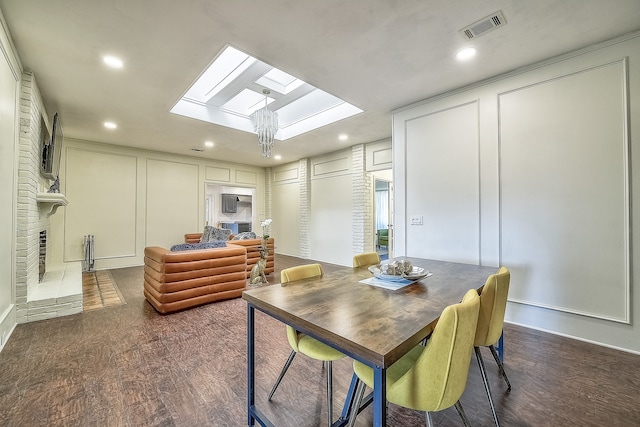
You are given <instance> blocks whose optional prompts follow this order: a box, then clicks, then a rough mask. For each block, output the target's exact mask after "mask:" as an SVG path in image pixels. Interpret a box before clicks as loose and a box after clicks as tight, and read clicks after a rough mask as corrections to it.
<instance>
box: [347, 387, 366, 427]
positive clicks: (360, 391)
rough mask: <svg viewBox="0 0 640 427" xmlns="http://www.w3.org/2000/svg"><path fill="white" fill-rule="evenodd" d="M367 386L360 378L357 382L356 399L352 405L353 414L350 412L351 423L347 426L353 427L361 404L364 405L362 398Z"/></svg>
mask: <svg viewBox="0 0 640 427" xmlns="http://www.w3.org/2000/svg"><path fill="white" fill-rule="evenodd" d="M365 388H366V384H365V383H364V382H363V381H362V380H360V378H358V379H357V382H356V390H355V392H354V394H355V396H354V398H355V401H354V402H353V406H352V407H351V414H349V424H347V427H353V425H354V424H355V423H356V417H357V416H358V411H360V405H362V399H363V398H364V390H365Z"/></svg>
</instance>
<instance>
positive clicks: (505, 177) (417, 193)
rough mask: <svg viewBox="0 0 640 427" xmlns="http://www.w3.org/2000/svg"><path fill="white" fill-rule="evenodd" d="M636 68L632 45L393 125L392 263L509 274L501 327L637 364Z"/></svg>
mask: <svg viewBox="0 0 640 427" xmlns="http://www.w3.org/2000/svg"><path fill="white" fill-rule="evenodd" d="M639 62H640V34H638V33H636V34H632V35H628V36H626V37H624V38H620V39H616V40H613V41H610V42H608V43H603V44H601V45H599V46H597V47H594V48H590V49H584V50H582V51H579V52H574V53H571V54H568V55H564V56H563V57H560V58H555V59H553V60H549V61H545V62H544V63H541V64H536V65H535V66H532V67H529V68H527V69H524V70H520V71H518V72H514V73H510V74H508V75H505V76H500V77H498V78H495V79H492V80H491V81H487V82H482V83H479V84H476V85H474V86H473V87H469V88H465V89H461V90H458V91H455V92H452V93H449V94H445V95H443V96H440V97H437V98H434V99H430V100H426V101H424V102H421V103H419V104H415V105H411V106H408V107H406V108H403V109H401V110H398V111H396V112H394V116H393V138H394V177H395V179H394V181H395V190H396V197H395V200H396V203H395V212H396V216H395V224H396V240H395V243H396V247H395V249H396V254H407V255H413V256H428V257H432V258H439V259H446V260H451V261H460V262H472V263H473V262H475V263H478V262H479V263H481V264H483V265H491V266H498V265H506V266H507V267H509V268H510V269H511V271H512V282H511V288H510V292H509V295H510V302H509V306H508V309H507V316H506V317H507V320H508V321H511V322H514V323H520V324H524V325H527V326H530V327H534V328H539V329H542V330H548V331H551V332H555V333H558V334H564V335H569V336H574V337H577V338H580V339H583V340H587V341H594V342H598V343H601V344H604V345H608V346H612V347H617V348H622V349H626V350H630V351H635V352H640V339H638V336H639V335H640V330H639V329H638V327H636V326H634V325H633V322H632V320H633V319H634V318H638V316H639V315H640V292H638V289H640V285H639V284H638V283H640V282H637V281H633V278H632V276H631V271H632V270H634V269H635V270H637V269H638V267H640V263H639V259H638V257H637V256H636V257H635V258H632V256H633V253H632V251H631V247H632V246H633V243H634V242H637V241H638V238H637V237H636V236H634V235H632V234H631V230H632V229H633V227H632V225H633V223H634V222H637V221H638V220H640V217H639V216H638V215H640V214H638V213H635V214H634V215H633V216H631V214H632V211H631V210H630V206H631V205H632V204H633V200H640V198H639V195H640V193H638V191H639V190H638V188H640V187H639V186H638V184H640V181H638V180H639V178H638V177H634V176H633V175H632V174H630V170H631V169H633V165H634V164H638V162H639V161H640V157H638V156H639V154H637V153H638V151H640V150H638V145H640V137H639V136H638V135H640V121H639V120H637V118H638V117H640V102H639V101H640V66H639V65H638V63H639ZM633 181H638V182H635V184H636V185H634V182H633ZM413 215H422V216H423V218H424V224H423V225H411V224H410V217H411V216H413ZM634 289H635V290H636V291H635V292H634Z"/></svg>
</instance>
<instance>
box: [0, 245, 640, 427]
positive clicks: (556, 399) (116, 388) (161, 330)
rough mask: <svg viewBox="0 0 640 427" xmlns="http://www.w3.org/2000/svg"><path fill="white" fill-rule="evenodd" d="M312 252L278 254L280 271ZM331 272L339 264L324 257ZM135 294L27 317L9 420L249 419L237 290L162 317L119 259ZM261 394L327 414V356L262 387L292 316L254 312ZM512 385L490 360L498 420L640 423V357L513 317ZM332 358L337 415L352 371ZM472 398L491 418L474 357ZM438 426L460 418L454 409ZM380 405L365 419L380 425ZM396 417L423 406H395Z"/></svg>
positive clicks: (15, 349)
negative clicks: (57, 314) (75, 310)
mask: <svg viewBox="0 0 640 427" xmlns="http://www.w3.org/2000/svg"><path fill="white" fill-rule="evenodd" d="M307 262H310V261H309V260H302V259H298V258H292V257H286V256H282V255H277V256H276V272H275V273H274V274H272V275H270V276H269V280H270V281H271V282H272V283H275V282H279V277H280V275H279V271H280V270H281V269H283V268H287V267H290V266H292V265H298V264H302V263H307ZM324 268H325V271H331V269H332V268H336V267H335V266H332V265H329V264H324ZM110 274H111V276H112V277H113V279H114V280H115V282H116V283H117V286H118V288H119V289H120V291H121V293H122V296H123V297H124V299H125V300H126V302H127V304H123V305H118V306H112V307H106V308H103V309H96V310H91V311H86V312H84V313H80V314H77V315H72V316H67V317H63V318H58V319H50V320H44V321H39V322H33V323H28V324H21V325H18V326H17V327H16V329H15V331H14V333H13V335H12V336H11V338H10V339H9V340H8V342H7V344H6V346H5V348H4V350H3V351H2V352H1V353H0V426H123V427H134V426H189V427H191V426H231V427H235V426H243V425H246V424H247V423H246V409H245V404H246V383H247V379H246V355H245V353H246V303H245V302H244V301H243V300H242V299H233V300H229V301H222V302H217V303H213V304H208V305H205V306H202V307H198V308H194V309H190V310H186V311H183V312H178V313H174V314H170V315H164V316H163V315H160V314H158V313H157V312H156V311H154V309H153V308H152V307H151V306H150V305H149V304H148V303H147V302H146V301H145V300H144V297H143V295H142V267H131V268H122V269H115V270H110ZM256 334H257V337H256V348H257V349H258V354H257V374H256V375H257V382H258V385H257V392H256V395H257V401H258V402H259V405H260V407H261V408H262V409H263V411H264V412H266V413H267V414H268V415H269V416H270V417H271V419H272V421H273V422H274V423H275V425H277V426H285V427H288V426H291V427H304V426H324V425H326V420H325V418H326V416H325V414H326V397H325V396H326V395H325V379H324V378H325V377H324V371H323V369H322V364H321V363H319V362H315V361H311V360H309V359H308V358H306V357H304V356H298V357H296V359H295V360H294V362H293V365H292V366H291V368H290V369H289V372H288V373H287V375H286V376H285V378H284V380H283V382H282V384H281V385H280V388H279V389H278V391H277V393H276V394H275V396H274V398H273V400H272V402H268V401H267V400H266V396H267V394H268V392H269V390H270V388H271V386H272V385H273V381H274V380H275V378H276V377H277V375H278V373H279V371H280V369H281V368H282V364H283V363H284V361H285V360H286V358H287V356H288V354H289V351H290V347H289V345H288V343H287V339H286V333H285V328H284V326H283V325H282V324H281V323H279V322H278V321H276V320H274V319H271V318H269V317H267V316H265V315H264V314H262V313H257V328H256ZM505 340H506V343H507V348H506V355H505V366H506V370H507V374H508V375H509V379H510V380H511V384H512V385H513V390H512V391H511V393H509V394H506V393H505V385H504V383H503V382H501V380H500V378H499V376H498V371H497V368H496V366H495V363H494V362H493V360H492V359H491V356H490V354H489V352H488V351H485V352H484V354H485V362H486V364H487V367H488V374H489V377H490V381H491V387H492V388H493V391H494V396H495V400H496V406H497V410H498V414H499V416H500V419H501V421H502V425H503V426H505V427H508V426H536V427H538V426H563V427H567V426H625V427H626V426H640V399H639V398H638V394H637V393H638V390H640V356H637V355H633V354H628V353H623V352H619V351H615V350H611V349H607V348H604V347H599V346H595V345H591V344H587V343H582V342H579V341H575V340H571V339H567V338H563V337H559V336H554V335H550V334H546V333H542V332H538V331H534V330H529V329H526V328H522V327H518V326H514V325H507V326H506V327H505ZM352 372H353V371H352V366H351V361H350V360H349V359H344V360H340V361H337V362H334V370H333V374H334V384H333V387H334V394H335V396H334V404H335V407H334V413H335V414H339V413H340V411H341V408H342V403H343V402H344V398H345V395H346V392H347V389H348V386H349V382H350V380H351V374H352ZM462 404H463V406H464V408H465V410H466V412H467V415H468V416H469V418H470V420H471V423H472V424H473V425H474V426H491V425H493V422H492V417H491V412H490V409H489V406H488V402H487V400H486V396H485V394H484V388H483V386H482V381H481V379H480V375H479V372H478V368H477V364H476V362H475V360H472V364H471V370H470V374H469V381H468V384H467V388H466V391H465V393H464V395H463V397H462ZM433 418H434V422H435V424H436V425H437V426H461V422H460V419H459V417H458V415H457V413H456V412H455V410H454V409H448V410H445V411H442V412H440V413H437V414H434V417H433ZM371 421H372V416H371V408H367V409H365V410H364V411H363V413H362V414H360V416H359V417H358V421H357V425H358V426H368V425H371ZM388 425H390V426H422V425H424V415H423V414H421V413H419V412H416V411H411V410H407V409H403V408H399V407H397V406H395V405H389V415H388Z"/></svg>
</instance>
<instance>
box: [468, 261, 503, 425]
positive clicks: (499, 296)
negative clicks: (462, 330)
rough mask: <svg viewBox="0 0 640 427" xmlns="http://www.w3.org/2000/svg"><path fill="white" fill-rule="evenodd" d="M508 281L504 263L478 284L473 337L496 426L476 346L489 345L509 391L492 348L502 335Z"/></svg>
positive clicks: (483, 368) (485, 372)
mask: <svg viewBox="0 0 640 427" xmlns="http://www.w3.org/2000/svg"><path fill="white" fill-rule="evenodd" d="M510 281H511V273H510V272H509V269H508V268H506V267H501V268H500V269H499V270H498V272H497V273H496V274H492V275H491V276H489V277H488V278H487V281H486V283H485V284H484V287H483V288H482V292H481V293H480V315H479V316H478V327H477V330H476V338H475V341H474V343H473V345H474V349H475V352H476V359H477V360H478V366H479V367H480V374H481V375H482V381H483V382H484V388H485V390H486V391H487V397H488V398H489V405H491V412H492V413H493V420H494V421H495V423H496V426H500V422H499V421H498V415H497V414H496V408H495V406H494V404H493V397H492V396H491V389H490V388H489V381H487V371H486V369H485V366H484V360H483V359H482V353H481V352H480V347H489V349H490V350H491V354H492V355H493V358H494V359H495V360H496V363H497V364H498V370H499V371H500V375H502V378H504V380H505V381H506V383H507V393H509V392H510V391H511V383H510V382H509V378H507V373H506V372H505V371H504V366H503V365H502V361H501V360H500V358H499V357H498V353H497V352H496V348H495V346H494V345H495V344H496V343H497V342H498V340H499V339H500V335H502V327H503V325H504V313H505V311H506V309H507V295H508V293H509V282H510Z"/></svg>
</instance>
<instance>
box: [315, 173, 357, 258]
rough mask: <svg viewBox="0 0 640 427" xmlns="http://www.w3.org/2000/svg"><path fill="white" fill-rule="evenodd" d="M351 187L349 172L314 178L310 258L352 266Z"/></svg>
mask: <svg viewBox="0 0 640 427" xmlns="http://www.w3.org/2000/svg"><path fill="white" fill-rule="evenodd" d="M352 187H353V185H352V178H351V175H350V174H348V175H346V174H345V175H339V176H333V177H330V178H325V179H315V180H312V181H311V204H310V206H311V208H310V209H309V211H310V212H311V224H310V240H311V245H310V254H309V256H310V257H311V259H315V260H319V261H324V262H330V263H334V264H340V265H351V263H352V258H353V253H352V251H351V248H352V245H351V240H352V235H353V215H352V212H353V200H352V198H351V192H352Z"/></svg>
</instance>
